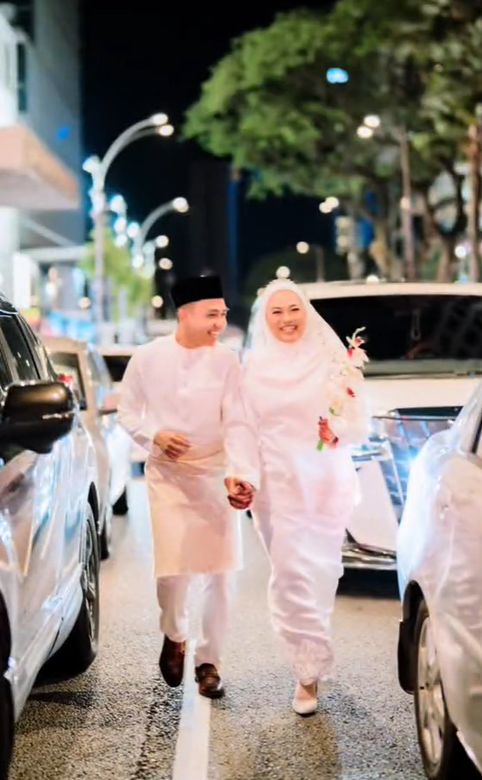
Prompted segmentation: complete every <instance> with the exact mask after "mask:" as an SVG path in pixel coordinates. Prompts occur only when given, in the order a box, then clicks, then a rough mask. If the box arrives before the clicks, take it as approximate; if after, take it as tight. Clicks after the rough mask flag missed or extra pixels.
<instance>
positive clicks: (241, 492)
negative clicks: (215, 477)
mask: <svg viewBox="0 0 482 780" xmlns="http://www.w3.org/2000/svg"><path fill="white" fill-rule="evenodd" d="M224 484H225V486H226V490H227V491H228V501H229V503H230V504H231V506H232V507H233V509H238V510H241V511H244V510H246V509H249V507H250V506H251V503H252V501H253V498H254V487H253V486H252V485H251V484H250V483H249V482H245V480H243V479H240V478H239V477H226V479H225V480H224Z"/></svg>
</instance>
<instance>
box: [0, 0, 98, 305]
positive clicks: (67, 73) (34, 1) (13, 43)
mask: <svg viewBox="0 0 482 780" xmlns="http://www.w3.org/2000/svg"><path fill="white" fill-rule="evenodd" d="M78 6H79V3H78V0H18V2H13V3H1V4H0V40H1V48H2V52H1V53H0V80H1V82H2V92H1V93H0V205H1V206H2V209H1V212H0V225H1V226H3V227H5V226H6V225H7V224H8V229H7V230H2V231H1V233H0V237H1V238H0V266H1V267H0V272H1V273H2V277H3V278H2V288H3V290H4V291H5V293H6V294H7V295H9V296H10V297H12V298H13V299H14V302H15V303H16V304H17V305H18V306H19V307H20V308H22V309H24V308H28V306H30V305H31V303H32V300H31V299H32V292H33V291H34V289H35V288H37V294H38V292H39V291H42V293H43V294H44V295H45V294H47V295H49V296H50V297H51V298H52V301H51V303H53V304H54V305H55V306H60V307H62V306H64V307H65V305H66V304H69V303H73V301H74V300H75V297H76V291H75V289H74V288H75V275H74V274H73V273H72V262H71V261H70V263H69V261H68V260H67V262H60V263H59V262H58V261H59V260H60V261H62V260H64V258H63V254H65V253H66V252H67V250H68V252H70V255H72V249H73V248H75V247H79V245H81V244H82V242H83V239H84V217H83V208H82V198H81V161H82V141H81V97H80V40H79V7H78ZM2 133H3V136H4V139H5V140H4V141H3V142H2ZM4 149H5V150H6V151H5V154H7V151H8V154H9V155H10V158H11V155H12V150H14V149H16V150H17V152H18V157H19V161H18V166H17V179H18V181H17V182H16V183H15V182H13V183H12V172H11V170H7V171H5V176H3V173H4V172H3V170H2V165H1V162H2V157H3V155H2V151H3V150H4ZM5 165H7V168H8V164H7V161H5ZM8 177H10V179H9V183H7V178H8ZM2 179H3V180H4V186H3V187H2ZM20 179H22V182H20ZM67 254H68V253H67ZM52 265H53V267H54V269H55V271H54V273H53V272H52ZM48 273H50V277H49V283H48V284H42V283H41V280H42V277H46V276H47V274H48Z"/></svg>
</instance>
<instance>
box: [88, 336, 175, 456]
mask: <svg viewBox="0 0 482 780" xmlns="http://www.w3.org/2000/svg"><path fill="white" fill-rule="evenodd" d="M160 322H162V320H160ZM135 348H136V347H135V345H129V344H128V345H122V344H107V345H106V344H101V345H100V346H99V349H100V353H101V355H102V357H103V358H104V361H105V364H106V366H107V370H108V372H109V374H110V378H111V381H112V383H113V385H114V388H115V390H116V392H117V393H119V390H120V386H121V382H122V379H123V377H124V372H125V370H126V368H127V364H128V363H129V360H130V359H131V357H132V354H133V352H134V350H135ZM130 453H131V454H130V458H131V463H132V465H133V466H134V468H135V469H138V470H139V469H140V470H141V471H143V469H144V464H145V462H146V460H147V456H148V454H149V453H148V452H147V450H145V449H144V448H143V447H140V446H139V444H136V443H135V442H133V441H131V449H130Z"/></svg>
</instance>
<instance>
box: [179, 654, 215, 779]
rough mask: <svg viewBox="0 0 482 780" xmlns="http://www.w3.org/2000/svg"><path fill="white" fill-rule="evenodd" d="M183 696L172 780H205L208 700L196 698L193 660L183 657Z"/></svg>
mask: <svg viewBox="0 0 482 780" xmlns="http://www.w3.org/2000/svg"><path fill="white" fill-rule="evenodd" d="M184 680H185V682H184V695H183V700H182V710H181V720H180V723H179V732H178V736H177V744H176V755H175V758H174V769H173V773H172V780H207V776H208V766H209V736H210V729H211V700H210V699H206V698H205V697H203V696H200V695H199V693H198V688H197V683H196V682H195V681H194V658H193V653H192V651H191V648H190V651H189V654H188V656H187V658H186V669H185V677H184Z"/></svg>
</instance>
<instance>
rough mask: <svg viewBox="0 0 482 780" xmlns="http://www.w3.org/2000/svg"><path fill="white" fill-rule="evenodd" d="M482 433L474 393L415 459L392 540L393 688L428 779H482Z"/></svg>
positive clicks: (480, 405) (480, 399)
mask: <svg viewBox="0 0 482 780" xmlns="http://www.w3.org/2000/svg"><path fill="white" fill-rule="evenodd" d="M481 434H482V386H479V387H478V389H477V391H476V393H475V394H474V396H473V397H472V399H471V400H470V402H469V403H468V404H467V406H466V407H465V409H464V410H463V412H462V413H461V414H460V416H459V417H458V419H457V421H456V422H455V424H454V425H453V427H452V428H451V429H450V430H446V431H443V432H441V433H438V434H436V435H435V436H433V437H432V438H431V439H430V441H428V442H427V444H426V445H425V446H424V447H423V449H422V451H421V453H420V454H419V456H418V457H417V459H416V460H415V462H414V464H413V466H412V470H411V474H410V480H409V488H408V495H407V501H406V505H405V510H404V513H403V517H402V522H401V525H400V530H399V534H398V545H397V551H398V579H399V585H400V593H401V598H402V602H403V619H402V621H401V623H400V638H399V649H398V670H399V680H400V684H401V686H402V688H403V689H404V690H405V691H407V692H408V693H414V694H415V695H414V699H415V715H416V723H417V732H418V739H419V744H420V750H421V754H422V759H423V764H424V768H425V772H426V775H427V777H428V778H429V780H462V779H463V780H470V778H480V774H479V772H478V771H477V770H476V769H475V767H478V769H479V770H480V771H482V435H481ZM468 757H469V758H468Z"/></svg>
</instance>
